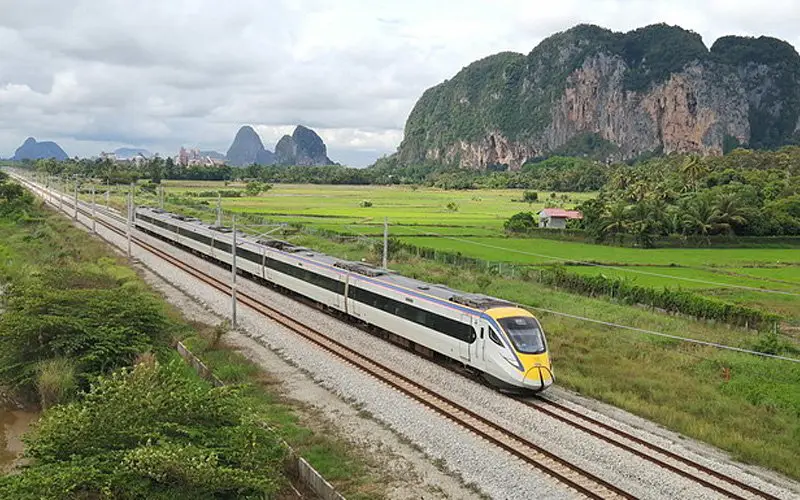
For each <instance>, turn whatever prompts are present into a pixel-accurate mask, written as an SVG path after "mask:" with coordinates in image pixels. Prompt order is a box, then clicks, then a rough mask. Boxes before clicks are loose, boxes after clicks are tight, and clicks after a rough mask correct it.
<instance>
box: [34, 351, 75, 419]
mask: <svg viewBox="0 0 800 500" xmlns="http://www.w3.org/2000/svg"><path fill="white" fill-rule="evenodd" d="M36 390H37V392H38V393H39V400H40V401H41V405H42V409H45V410H46V409H47V408H50V407H52V406H55V405H59V404H62V403H67V402H69V401H71V400H72V399H73V398H74V397H75V395H76V394H77V392H78V381H77V378H76V376H75V364H74V363H73V362H72V361H71V360H69V359H66V358H56V359H49V360H46V361H42V362H41V363H40V364H39V367H38V371H37V375H36Z"/></svg>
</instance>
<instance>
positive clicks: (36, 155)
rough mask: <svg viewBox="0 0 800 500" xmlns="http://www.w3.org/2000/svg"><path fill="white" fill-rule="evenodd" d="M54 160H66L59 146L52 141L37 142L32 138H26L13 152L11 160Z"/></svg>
mask: <svg viewBox="0 0 800 500" xmlns="http://www.w3.org/2000/svg"><path fill="white" fill-rule="evenodd" d="M48 158H55V159H56V160H66V159H67V158H68V156H67V153H65V152H64V150H63V149H61V146H59V145H58V144H56V143H55V142H52V141H43V142H37V141H36V139H34V138H33V137H28V138H27V139H25V142H23V143H22V145H21V146H20V147H18V148H17V150H16V151H15V152H14V156H13V157H12V158H11V159H12V160H15V161H22V160H42V159H48Z"/></svg>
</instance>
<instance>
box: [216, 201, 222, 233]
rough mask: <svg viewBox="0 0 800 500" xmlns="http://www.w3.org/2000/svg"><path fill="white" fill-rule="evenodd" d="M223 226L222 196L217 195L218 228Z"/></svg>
mask: <svg viewBox="0 0 800 500" xmlns="http://www.w3.org/2000/svg"><path fill="white" fill-rule="evenodd" d="M221 225H222V195H221V194H219V193H217V223H216V226H217V227H219V226H221Z"/></svg>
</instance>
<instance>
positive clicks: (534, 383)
mask: <svg viewBox="0 0 800 500" xmlns="http://www.w3.org/2000/svg"><path fill="white" fill-rule="evenodd" d="M554 380H555V377H554V376H553V372H552V370H550V368H549V367H547V366H545V365H542V364H540V363H537V364H535V365H534V366H532V367H530V368H529V369H528V371H526V372H525V377H524V378H523V379H522V385H523V386H525V387H527V388H530V389H534V390H539V391H541V390H544V389H546V388H548V387H550V386H551V385H552V384H553V381H554Z"/></svg>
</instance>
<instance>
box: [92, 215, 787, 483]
mask: <svg viewBox="0 0 800 500" xmlns="http://www.w3.org/2000/svg"><path fill="white" fill-rule="evenodd" d="M98 232H99V233H100V234H101V235H102V236H104V237H105V238H107V239H109V240H110V241H111V242H113V243H114V244H116V245H117V246H120V247H122V248H125V245H126V243H125V239H124V238H123V237H121V236H119V235H116V234H115V233H112V232H111V231H109V230H107V229H105V228H103V227H102V226H98ZM139 236H140V237H143V238H145V240H147V241H148V242H150V243H152V244H154V245H156V246H158V247H159V248H163V249H169V251H170V252H171V253H172V254H174V255H180V256H181V258H182V259H183V260H184V261H185V262H187V263H190V264H192V265H194V266H196V267H197V268H199V269H202V270H203V271H205V272H208V273H209V274H211V275H213V276H215V277H217V278H220V279H222V280H226V281H227V280H229V277H230V273H229V272H228V271H225V270H223V269H221V268H219V267H217V266H214V265H212V264H210V263H208V262H206V261H203V260H202V259H199V258H197V257H195V256H192V255H190V254H187V253H185V252H182V251H180V250H178V249H175V248H174V247H171V246H169V245H168V244H166V243H164V242H161V241H159V240H157V239H155V238H151V237H149V236H146V235H142V234H139ZM133 253H134V257H135V258H137V259H139V260H140V261H141V262H142V263H143V264H144V265H146V266H147V267H148V268H150V269H151V270H152V271H153V272H155V273H156V274H158V275H160V276H161V277H162V278H164V279H165V280H167V281H168V282H170V283H171V284H173V285H174V286H176V287H177V288H179V289H181V290H182V291H184V292H185V293H187V294H189V295H191V296H192V297H193V298H194V299H195V300H197V301H199V302H200V303H201V304H203V305H205V306H206V307H208V308H210V310H212V311H214V312H215V313H217V314H220V315H223V316H227V315H229V312H230V299H229V298H228V297H226V296H224V295H222V294H220V293H219V292H217V291H216V290H213V289H211V288H210V287H208V286H207V285H204V284H201V283H200V282H199V281H197V280H196V279H194V278H192V277H190V276H188V275H187V274H186V273H184V272H183V271H180V270H178V269H176V268H174V267H173V266H171V265H169V264H167V263H165V262H163V261H161V260H160V259H158V258H157V257H155V256H153V255H151V254H150V253H148V252H146V251H144V250H142V249H141V248H139V247H138V246H136V245H134V248H133ZM238 286H239V288H240V289H241V290H243V291H246V292H248V293H250V294H252V295H256V296H258V297H260V298H262V299H263V300H265V301H266V302H268V303H270V304H271V305H273V306H275V307H277V308H279V309H280V310H281V311H283V312H284V313H286V314H288V315H290V316H292V317H295V318H297V319H298V320H300V321H303V322H305V323H308V324H310V325H312V326H313V327H314V328H315V329H317V330H319V331H322V332H325V333H327V334H329V335H332V336H333V337H335V338H336V339H337V340H339V341H341V342H343V343H345V344H347V345H348V346H350V347H351V348H353V349H356V350H357V351H359V352H361V353H363V354H365V355H367V356H369V357H373V358H375V359H378V360H380V361H381V362H382V363H384V364H386V365H388V366H391V367H393V368H395V369H398V370H399V371H401V372H402V373H403V374H405V375H406V376H408V377H410V378H413V379H414V380H416V381H418V382H420V383H422V384H424V385H425V386H427V387H429V388H431V389H434V390H436V391H437V392H441V393H442V394H445V395H447V396H448V397H450V398H452V399H454V400H455V401H456V402H458V403H460V404H463V405H464V406H467V407H469V408H470V409H472V410H473V411H475V412H477V413H480V414H482V415H485V416H491V417H492V418H493V419H494V421H496V422H497V423H500V424H502V425H503V426H504V427H506V428H508V429H510V430H513V431H515V432H517V433H519V434H520V435H522V436H524V437H526V438H528V439H530V440H531V441H533V442H534V443H536V444H539V445H541V446H543V447H545V448H546V449H548V450H549V451H551V452H553V453H556V454H558V455H559V456H561V457H562V458H564V459H567V460H569V461H571V462H573V463H575V464H576V465H578V466H580V467H582V468H584V469H586V470H588V471H591V472H593V473H595V474H596V475H598V476H600V477H602V478H604V479H606V480H608V481H610V482H612V483H614V484H615V485H617V486H619V487H620V488H622V489H624V490H626V491H627V492H629V493H631V494H632V495H635V496H637V497H640V498H653V499H656V498H676V497H680V498H721V495H719V494H718V493H715V492H714V491H712V490H709V489H706V488H704V487H702V486H700V485H698V484H696V483H694V482H692V481H690V480H688V479H686V478H683V477H681V476H679V475H677V474H674V473H671V472H669V471H665V470H663V469H661V468H660V467H658V466H656V465H654V464H651V463H650V462H648V461H645V460H644V459H641V458H638V457H635V456H633V455H632V454H630V453H627V452H625V451H622V450H620V449H618V448H617V447H614V446H611V445H609V444H608V443H605V442H603V441H601V440H599V439H597V438H594V437H592V436H589V435H587V434H586V433H583V432H581V431H579V430H576V429H574V428H572V427H570V426H568V425H566V424H564V423H561V422H558V421H556V420H554V419H552V418H550V417H548V416H546V415H544V414H542V413H540V412H537V411H535V410H533V409H530V408H527V407H525V406H524V405H522V404H520V403H518V402H516V401H513V400H512V399H510V398H508V397H507V396H504V395H502V394H500V393H498V392H496V391H493V390H491V389H489V388H486V387H484V386H482V385H480V384H478V383H475V382H473V381H471V380H468V379H466V378H464V377H462V376H460V375H457V374H455V373H453V372H452V371H450V370H447V369H445V368H443V367H440V366H438V365H436V364H433V363H431V362H430V361H428V360H425V359H423V358H421V357H419V356H416V355H414V354H412V353H410V352H408V351H405V350H403V349H400V348H398V347H396V346H394V345H392V344H389V343H387V342H385V341H383V340H381V339H378V338H375V337H373V336H371V335H369V334H367V333H364V332H363V331H361V330H359V329H358V328H355V327H353V326H351V325H349V324H347V323H343V322H341V321H339V320H338V319H335V318H333V317H331V316H328V315H327V314H324V313H322V312H321V311H319V310H317V309H314V308H312V307H309V306H306V305H304V304H301V303H299V302H297V301H295V300H293V299H291V298H288V297H286V296H283V295H281V294H279V293H276V292H274V291H272V290H270V289H267V288H265V287H262V286H260V285H257V284H255V283H252V282H250V281H247V280H245V279H239V280H238ZM239 329H240V331H241V332H242V333H244V334H246V335H248V336H249V337H251V338H252V339H253V340H254V341H256V342H258V343H259V344H260V345H262V346H265V347H268V348H269V349H271V350H273V351H275V352H277V353H278V354H279V355H280V356H281V357H282V358H284V359H285V360H287V361H289V362H291V363H292V364H294V365H296V366H297V367H298V368H300V369H301V370H303V371H304V372H306V373H307V374H309V376H311V377H313V378H314V380H316V381H317V382H318V383H319V384H320V385H322V386H323V387H325V388H326V389H329V390H330V391H332V392H334V393H335V394H337V395H339V396H340V397H341V398H343V399H344V400H345V401H348V402H350V403H351V404H352V405H354V406H357V407H358V408H360V409H362V410H364V411H366V412H369V413H370V414H371V415H373V416H374V418H375V419H376V420H378V421H380V422H382V423H384V424H385V425H387V426H388V427H389V428H391V429H393V430H394V431H395V432H397V433H398V434H400V435H402V436H403V437H404V438H405V439H407V440H409V441H411V442H412V443H414V444H415V445H417V446H418V447H419V448H420V449H422V450H423V451H424V452H425V453H426V454H427V455H428V456H429V457H431V458H432V459H435V460H436V461H437V462H438V463H440V464H443V466H444V467H445V468H446V469H447V470H449V471H451V472H452V473H453V474H456V475H458V476H460V477H461V478H463V480H464V481H465V482H466V483H474V484H475V485H477V488H479V489H480V491H481V492H483V493H485V494H486V495H488V496H490V497H492V498H574V497H576V496H577V495H576V494H575V493H574V492H573V491H572V490H570V489H568V488H566V487H564V486H563V485H561V484H560V483H558V482H556V481H555V480H553V479H552V478H550V477H549V476H547V475H545V474H543V473H541V472H539V471H537V470H535V469H534V468H532V467H531V466H529V465H526V464H523V463H522V462H520V461H519V460H517V459H515V458H512V457H511V456H510V455H508V454H507V453H505V452H502V451H500V450H498V449H497V448H495V447H494V446H492V445H489V444H488V443H486V442H485V441H483V440H481V439H479V438H477V437H475V436H473V435H472V434H470V433H469V432H466V431H464V430H462V429H461V428H459V427H457V426H456V425H454V424H452V423H451V422H449V421H448V420H445V419H443V418H442V417H440V416H438V415H437V414H434V413H432V412H431V411H429V410H427V409H424V408H423V407H421V406H420V405H419V404H417V403H415V402H412V401H411V400H409V399H408V398H406V397H404V396H402V395H401V394H399V393H397V392H396V391H394V390H392V389H390V388H389V387H387V386H385V385H383V384H381V383H379V382H377V381H376V380H375V379H373V378H371V377H370V376H368V375H366V374H364V373H362V372H360V371H358V370H356V369H354V368H352V367H350V366H349V365H346V364H344V363H342V362H340V361H338V360H337V359H336V358H333V357H332V356H330V355H328V354H326V353H324V352H321V351H320V350H319V349H317V348H316V347H314V346H312V345H311V344H309V343H307V342H306V341H304V340H301V339H299V338H298V337H297V336H295V334H293V333H291V332H290V331H288V330H286V329H285V328H283V327H281V326H279V325H277V324H275V323H273V322H271V321H269V320H266V319H265V318H263V317H262V316H260V315H257V314H255V313H254V312H253V311H251V310H249V309H247V308H244V307H242V306H240V307H239ZM549 394H550V396H551V397H553V398H554V399H558V400H559V401H560V402H562V403H565V404H569V405H570V406H572V407H573V408H576V409H578V410H579V411H581V412H583V413H585V414H587V415H590V416H592V417H594V418H597V419H600V420H602V421H604V422H607V423H611V424H613V425H615V426H617V427H619V428H621V429H623V430H625V431H628V432H632V433H634V434H636V435H637V436H639V437H642V438H644V439H646V440H648V441H651V442H654V443H656V444H658V445H661V446H664V447H666V448H667V449H669V450H670V451H673V452H678V453H681V454H683V455H686V456H688V457H689V458H691V459H692V460H695V461H697V462H699V463H701V464H703V465H707V466H709V467H712V468H714V469H715V470H718V471H720V472H723V473H725V474H727V475H730V476H732V477H735V478H737V479H740V480H742V481H745V482H747V483H749V484H751V485H753V486H755V487H758V488H760V489H762V490H764V491H766V492H769V493H771V494H773V495H776V496H778V497H780V498H787V499H788V498H796V497H797V495H798V494H800V487H799V486H798V485H797V483H795V482H792V481H790V480H788V479H785V478H782V477H781V476H778V475H777V474H774V473H772V472H769V471H764V470H761V469H758V468H754V467H749V466H745V465H742V464H737V463H735V462H733V461H732V460H730V459H728V458H727V457H726V455H725V454H724V453H722V452H720V451H719V450H716V449H713V448H711V447H709V446H707V445H703V444H700V443H695V442H692V441H691V440H687V439H685V438H679V437H678V436H677V435H675V434H673V433H669V432H668V431H664V430H663V429H660V428H658V427H657V426H654V425H653V424H651V423H649V422H646V421H643V420H642V419H638V418H637V417H634V416H631V415H629V414H627V413H625V412H622V411H620V410H618V409H613V408H610V407H605V405H601V404H599V403H596V402H592V401H591V400H584V399H582V398H579V397H577V396H574V395H571V394H569V393H567V392H566V391H560V390H558V389H555V390H552V391H550V392H549ZM608 415H611V416H612V417H613V418H610V417H609V416H608ZM679 440H680V442H678V441H679ZM743 496H745V497H748V496H749V494H744V493H743Z"/></svg>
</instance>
